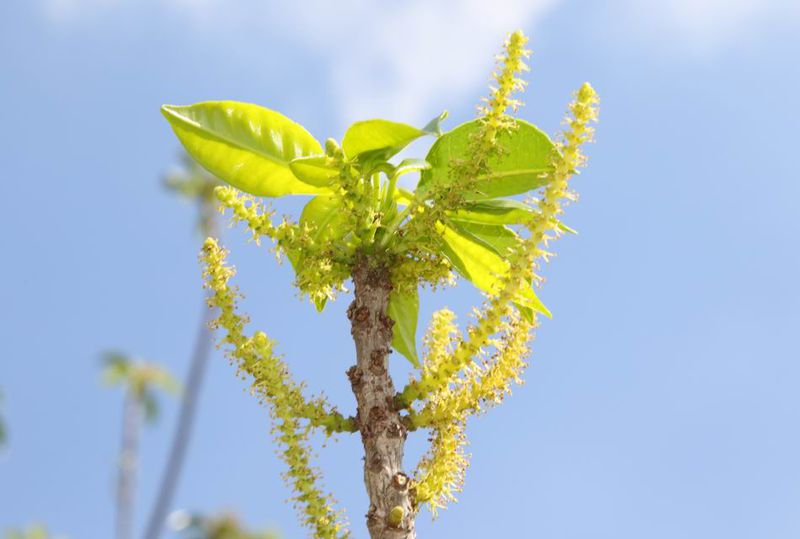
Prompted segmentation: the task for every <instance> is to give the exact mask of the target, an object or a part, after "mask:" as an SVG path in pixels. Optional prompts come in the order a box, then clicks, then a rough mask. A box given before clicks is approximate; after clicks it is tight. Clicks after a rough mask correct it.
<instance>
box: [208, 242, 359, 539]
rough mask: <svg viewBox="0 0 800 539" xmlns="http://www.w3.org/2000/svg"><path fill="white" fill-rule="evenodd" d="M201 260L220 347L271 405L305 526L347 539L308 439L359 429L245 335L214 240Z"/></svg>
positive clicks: (269, 348) (266, 345)
mask: <svg viewBox="0 0 800 539" xmlns="http://www.w3.org/2000/svg"><path fill="white" fill-rule="evenodd" d="M200 258H201V261H202V263H203V266H204V271H203V276H204V278H205V283H206V287H207V288H209V289H210V291H211V296H210V298H209V301H208V302H209V306H211V307H217V308H218V309H219V316H218V317H217V318H216V320H215V321H214V322H213V324H212V325H213V326H214V327H218V328H221V329H224V330H225V331H226V335H225V337H224V338H223V340H222V342H223V343H228V344H230V345H232V348H230V349H229V350H227V355H228V357H229V358H230V360H231V362H233V363H234V364H235V365H236V366H237V368H238V370H239V371H240V373H241V374H247V375H249V376H250V377H252V379H253V382H252V386H251V389H252V391H253V392H254V393H255V394H256V395H257V397H258V398H259V400H260V401H262V402H266V403H267V404H268V405H269V411H270V416H271V417H272V432H273V434H274V436H275V438H276V439H277V441H278V442H280V443H281V444H282V445H283V449H282V450H281V452H280V456H281V458H282V460H283V461H284V462H285V463H286V464H287V466H288V470H287V471H286V472H285V474H284V478H285V480H286V482H287V483H289V485H290V486H291V487H292V488H293V490H294V491H295V496H294V500H295V503H296V506H297V509H298V511H299V512H300V513H301V515H302V519H303V522H304V523H305V524H306V525H307V526H308V527H309V528H311V529H312V530H314V534H315V537H320V538H326V539H334V538H340V537H347V536H348V533H347V532H346V531H345V529H344V524H343V523H342V520H341V515H339V514H337V513H336V512H335V511H334V510H333V509H332V508H331V503H332V500H331V498H330V496H329V495H326V494H324V493H323V492H322V490H321V489H320V488H319V487H317V486H316V483H317V479H318V476H319V474H318V472H317V471H316V470H315V469H314V468H313V467H312V466H311V464H310V461H311V455H312V452H311V449H310V448H309V446H308V438H309V435H310V427H312V426H323V427H325V428H326V429H328V430H329V432H330V431H333V430H354V429H355V425H353V424H352V423H353V422H352V421H349V420H347V419H345V418H343V417H342V416H341V415H340V414H338V413H337V412H335V411H334V412H328V411H327V410H326V405H325V403H324V401H323V400H322V399H316V400H314V401H310V402H308V401H306V400H305V398H304V397H303V395H302V386H301V385H297V384H295V383H294V382H293V381H292V380H291V379H290V377H289V374H288V369H287V367H286V364H285V363H284V362H283V360H282V359H281V358H280V357H279V356H276V355H275V353H274V351H273V348H274V343H273V342H272V341H271V340H270V339H269V338H268V337H267V336H266V334H265V333H263V332H261V331H257V332H256V333H255V334H254V335H253V336H252V337H247V336H245V335H244V326H245V324H246V322H247V319H246V318H245V317H243V316H241V315H239V314H238V313H237V312H236V299H237V297H238V293H237V292H236V291H235V289H232V288H231V287H230V286H229V284H228V281H229V280H230V279H231V278H232V277H233V276H234V274H235V271H234V270H233V268H230V267H228V266H226V265H225V259H226V252H225V251H224V250H223V249H222V248H221V247H220V246H219V244H218V243H217V241H216V240H215V239H213V238H208V239H206V241H205V243H204V244H203V250H202V252H201V255H200ZM301 419H306V420H308V425H306V426H304V425H302V424H301V422H300V420H301Z"/></svg>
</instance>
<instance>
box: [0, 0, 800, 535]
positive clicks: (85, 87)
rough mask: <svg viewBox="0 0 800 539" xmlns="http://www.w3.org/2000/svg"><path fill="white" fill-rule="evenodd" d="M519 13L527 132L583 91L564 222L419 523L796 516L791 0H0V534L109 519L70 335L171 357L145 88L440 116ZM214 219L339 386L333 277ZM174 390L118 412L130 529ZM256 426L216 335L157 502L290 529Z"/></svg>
mask: <svg viewBox="0 0 800 539" xmlns="http://www.w3.org/2000/svg"><path fill="white" fill-rule="evenodd" d="M516 28H522V29H523V30H525V31H526V32H527V33H528V34H529V35H530V36H531V37H532V41H531V47H532V48H533V49H534V51H535V55H534V57H533V59H532V72H531V73H530V74H529V77H528V78H529V80H530V82H531V84H530V87H529V90H528V92H527V94H526V96H525V101H526V107H525V108H524V109H522V111H521V116H522V117H523V118H525V119H527V120H530V121H533V122H534V123H537V124H538V125H540V126H541V127H543V128H544V129H546V130H548V131H549V132H555V131H556V130H557V129H558V128H559V124H560V120H561V118H562V115H563V111H564V108H565V106H566V103H567V102H568V100H569V96H570V92H571V91H572V90H574V89H575V88H577V87H578V86H579V85H580V83H582V82H583V81H584V80H589V81H591V82H592V83H593V85H594V86H595V87H596V88H597V90H598V92H599V93H600V95H601V98H602V106H601V124H600V126H599V129H598V133H597V143H596V144H595V145H593V146H592V147H591V149H590V156H591V161H590V166H589V169H588V170H586V171H585V172H584V173H583V174H582V175H581V176H580V177H579V178H577V180H576V182H575V186H576V188H577V189H578V191H579V192H580V194H581V199H580V202H579V203H578V204H576V205H574V206H572V207H571V208H570V209H569V212H568V214H567V217H566V221H567V222H568V223H569V224H570V225H571V226H573V227H575V228H577V229H578V230H579V231H580V235H579V236H577V237H567V238H564V239H563V240H561V241H559V242H558V244H557V245H556V250H557V252H558V257H557V258H555V259H554V260H553V262H552V263H551V264H549V265H548V267H547V268H546V270H545V275H546V277H547V282H546V283H545V286H544V288H543V289H542V291H541V296H542V297H543V299H544V300H545V302H546V303H547V304H548V306H549V307H550V308H551V309H552V310H553V312H554V314H555V316H554V318H553V320H546V321H544V322H543V323H542V325H541V328H540V329H539V331H538V335H537V339H536V341H535V346H534V355H533V357H532V362H531V367H530V369H529V370H528V372H527V376H526V377H527V383H526V385H525V386H523V387H521V388H518V389H517V390H515V392H514V396H513V397H512V398H511V399H510V400H509V401H508V402H507V403H506V404H504V405H503V406H502V407H501V408H498V409H496V410H494V411H492V412H491V413H490V414H489V415H487V416H485V417H481V418H478V419H477V420H475V421H473V422H472V423H471V424H470V426H469V436H470V440H471V448H470V451H471V452H472V454H473V460H472V466H471V468H470V470H469V472H468V476H467V484H466V489H465V491H464V493H463V494H462V496H461V498H460V501H459V503H458V504H456V505H454V506H453V507H452V508H451V509H449V510H447V511H445V512H444V513H443V514H442V515H441V516H440V517H439V519H438V520H437V521H436V522H435V523H433V524H431V522H430V518H429V517H428V516H427V515H426V514H423V515H422V516H421V518H420V523H419V527H420V535H421V536H422V537H433V536H439V537H456V536H458V537H529V536H530V537H540V538H552V539H572V538H576V539H577V538H586V537H592V538H595V539H606V538H608V539H612V538H613V539H620V538H640V537H647V538H649V539H660V538H665V539H666V538H669V539H674V538H676V537H679V538H690V539H694V538H697V539H700V538H703V539H705V538H708V537H726V538H728V539H746V538H747V539H749V538H754V537H758V538H766V539H773V538H774V539H783V538H787V539H788V538H794V537H797V536H798V534H800V516H799V515H800V512H798V506H799V505H800V460H798V458H797V455H798V454H800V393H798V391H797V388H798V385H799V383H800V364H798V361H797V360H798V358H799V356H800V354H798V351H797V349H798V347H797V338H796V337H797V331H798V327H799V326H800V324H799V323H800V285H798V282H797V275H799V274H800V252H798V249H797V246H798V236H799V235H800V234H799V233H800V220H799V219H798V209H800V207H799V206H800V205H799V204H798V200H800V185H799V184H798V174H797V164H796V162H797V155H798V152H797V149H796V137H797V122H798V120H799V119H800V114H798V110H797V106H796V104H795V101H796V96H797V95H800V70H798V69H797V66H796V65H795V64H796V58H797V57H798V53H800V39H798V30H800V8H798V7H797V6H796V4H794V5H793V3H792V2H789V1H786V2H780V1H763V0H762V1H757V0H729V1H722V0H706V1H700V0H695V1H692V0H668V1H664V2H660V3H658V4H656V3H650V2H636V1H634V0H611V1H609V2H603V3H600V2H569V1H564V0H541V1H536V0H528V1H523V0H505V1H502V2H479V1H477V0H465V1H463V2H459V3H456V2H433V1H427V2H426V1H424V0H410V1H407V2H402V3H399V2H393V3H385V4H382V3H380V2H367V1H365V0H362V1H356V0H352V1H350V0H348V1H342V2H335V3H334V2H323V1H322V0H310V1H308V2H304V3H303V5H302V7H287V6H286V5H281V4H276V3H264V2H256V1H255V0H253V1H251V0H244V1H234V0H228V1H222V0H164V1H156V0H144V1H139V2H133V1H132V0H42V1H22V0H11V1H10V2H8V1H6V2H3V3H2V4H0V51H2V54H0V97H2V99H3V103H4V106H3V112H2V116H0V117H1V118H2V124H3V127H4V129H2V130H1V131H0V159H2V163H3V170H2V173H1V174H2V188H3V195H4V196H3V199H4V204H3V211H2V212H0V229H2V230H3V244H2V245H3V249H2V252H3V256H2V260H3V263H2V264H0V283H2V284H0V304H2V306H3V315H2V322H3V323H2V324H1V325H0V343H1V344H0V358H1V359H0V387H2V389H3V393H4V395H5V399H4V405H3V414H4V417H5V419H6V422H7V423H8V426H9V430H10V436H11V439H10V445H9V447H8V448H6V449H5V450H3V451H2V453H0V529H3V528H6V527H8V526H12V525H14V526H16V525H21V524H25V523H29V522H33V521H44V522H47V523H48V524H49V525H50V527H51V528H52V529H53V530H56V531H58V532H61V533H64V534H67V535H69V536H70V537H72V538H84V539H88V538H98V539H99V538H103V537H109V536H110V535H111V530H112V517H113V503H112V493H113V471H114V462H115V453H116V451H117V448H118V438H119V432H118V431H119V419H120V412H121V397H120V395H118V394H115V393H112V392H109V391H108V390H105V389H103V388H101V387H100V385H99V383H98V355H99V353H100V352H101V351H102V350H106V349H109V348H119V349H123V350H126V351H129V352H131V353H135V354H139V355H141V356H144V357H147V358H151V359H155V360H159V361H162V362H163V363H165V364H167V365H168V366H169V367H170V368H171V369H172V370H173V371H174V372H176V373H178V374H183V372H184V370H185V368H186V365H187V361H188V354H189V350H190V347H191V343H192V337H193V333H194V330H195V325H196V319H197V316H198V314H199V309H200V288H199V270H198V267H197V264H196V254H197V249H198V245H199V241H200V239H199V238H198V237H197V236H196V235H194V234H193V228H192V226H193V222H194V221H193V212H192V208H191V207H190V206H188V205H185V204H182V203H181V202H179V201H176V200H175V199H173V198H172V197H171V196H170V195H168V194H166V193H165V192H164V191H163V190H162V188H161V187H160V184H159V175H160V174H161V173H162V172H163V171H164V170H166V169H167V168H168V167H169V166H170V165H172V164H173V163H175V161H176V155H177V151H178V148H177V143H176V142H175V140H174V139H173V136H172V134H171V133H170V132H169V129H168V126H167V125H166V123H165V122H164V120H163V119H162V118H161V116H160V114H159V112H158V107H159V106H160V105H161V104H162V103H176V104H185V103H191V102H195V101H200V100H206V99H223V98H224V99H236V100H242V101H251V102H256V103H260V104H263V105H265V106H268V107H270V108H274V109H277V110H280V111H282V112H284V113H285V114H287V115H288V116H290V117H292V118H293V119H295V120H297V121H299V122H300V123H302V124H304V125H306V126H307V127H308V128H309V129H310V130H311V132H312V133H314V134H315V135H316V136H317V137H318V138H320V139H324V138H325V137H327V136H334V137H337V138H339V137H341V134H342V133H343V131H344V128H345V127H346V125H347V124H348V123H349V122H351V121H354V120H357V119H363V118H367V117H372V116H384V117H388V118H391V119H396V120H400V121H407V122H409V123H421V122H424V121H426V120H428V119H429V118H430V117H432V116H434V115H436V114H438V113H439V112H440V111H441V110H442V109H444V108H446V109H449V110H450V113H451V118H450V124H449V125H450V126H454V125H457V124H458V123H460V122H462V121H464V120H466V119H469V118H470V117H471V116H472V115H473V113H474V112H473V111H474V106H475V104H476V103H477V102H478V99H479V98H480V96H481V95H482V94H483V93H484V92H485V85H486V82H487V75H488V72H489V70H490V69H491V66H492V55H493V54H495V53H496V52H497V50H498V47H499V44H500V42H501V40H502V37H503V35H504V33H505V32H507V31H510V30H513V29H516ZM415 149H416V150H417V151H418V153H420V154H422V153H423V152H424V151H425V147H424V145H420V146H418V147H415ZM284 207H286V208H291V207H292V206H291V204H289V205H286V206H284ZM225 242H226V244H227V245H228V246H229V247H230V248H231V250H232V251H233V255H232V259H233V261H234V262H235V264H236V265H237V267H238V269H239V277H238V284H239V285H240V286H241V287H242V289H243V290H244V291H245V293H246V295H247V298H246V300H245V301H244V307H245V308H246V309H247V310H248V311H249V312H250V314H251V315H252V318H253V320H254V325H256V326H258V327H259V328H263V329H265V330H266V331H267V332H268V333H269V334H270V335H271V336H272V337H274V338H275V339H276V340H277V341H278V342H279V343H280V349H281V350H282V351H283V352H285V354H286V357H287V359H288V361H289V363H290V364H291V366H292V369H293V372H294V373H295V375H296V376H297V377H298V378H303V379H306V380H307V381H308V385H309V387H310V388H312V389H313V390H315V391H318V390H324V391H325V393H326V394H328V395H329V396H330V398H331V400H333V401H334V402H336V403H337V404H339V406H340V408H342V409H344V410H350V409H352V407H353V404H352V395H351V394H350V390H349V387H348V385H347V383H346V379H345V377H344V371H345V370H346V369H347V368H348V367H349V366H350V365H351V364H352V362H353V347H352V341H351V339H350V335H349V331H348V326H347V321H346V319H345V316H344V310H345V308H346V306H347V303H348V300H347V299H346V298H342V299H340V300H339V301H338V302H336V303H335V304H333V305H332V306H331V308H329V309H327V310H326V311H325V313H323V314H321V315H318V314H316V313H315V312H314V311H313V309H312V308H310V307H309V306H308V305H307V304H306V303H304V302H301V301H298V300H297V299H296V297H295V292H294V290H293V289H292V288H291V286H290V284H289V283H290V281H291V275H290V272H289V269H288V268H287V267H282V266H277V265H276V264H275V262H274V259H273V257H272V255H271V254H269V253H268V252H267V250H266V249H265V248H263V247H262V248H258V247H256V246H255V245H253V244H251V243H247V242H246V241H245V239H244V234H242V233H241V231H236V230H231V231H226V232H225ZM479 299H480V298H479V296H478V295H477V294H476V293H475V292H474V291H473V290H471V289H470V287H469V285H468V284H467V285H463V286H461V287H460V288H458V289H456V290H448V291H446V292H445V293H442V294H438V295H436V296H425V297H424V298H423V306H422V310H423V313H422V315H423V320H427V318H428V317H429V316H430V313H431V312H432V310H434V308H438V307H440V306H442V305H448V306H450V307H451V308H453V309H454V310H456V311H457V312H459V313H462V317H461V318H462V320H463V319H464V318H465V316H463V315H464V314H465V313H466V312H467V311H468V309H469V306H470V305H472V304H474V303H475V302H477V301H479ZM397 363H398V364H397V365H395V366H393V368H394V370H395V372H396V374H397V375H398V376H400V377H405V375H406V374H405V373H406V372H407V371H406V369H405V366H404V365H402V364H400V363H401V360H398V361H397ZM174 412H175V404H174V403H166V404H165V410H164V415H163V418H162V421H161V423H160V424H159V425H158V426H157V427H155V428H153V429H149V430H148V431H147V433H146V434H145V437H144V445H143V448H142V468H143V470H142V476H141V481H140V492H139V497H138V503H139V507H138V509H139V512H138V515H139V517H140V518H139V520H138V522H139V523H140V524H141V522H142V521H143V517H144V514H145V510H146V509H147V508H149V505H150V502H151V501H152V499H153V496H154V491H155V488H156V482H157V479H158V476H159V473H160V471H161V467H162V465H163V462H164V458H163V456H164V453H165V450H166V447H167V443H168V440H169V434H170V428H171V426H172V423H173V420H174ZM268 428H269V427H268V418H267V412H266V410H264V409H263V408H260V407H259V406H258V405H257V404H256V402H255V401H254V400H253V399H252V398H250V397H249V395H247V393H246V391H245V390H244V385H243V384H242V383H241V381H239V380H237V379H236V378H235V377H234V376H233V373H232V371H231V368H230V367H229V365H228V364H227V362H226V361H225V360H224V359H223V358H222V357H221V356H219V355H218V356H216V357H215V358H214V361H213V366H212V368H211V369H210V372H209V377H208V379H207V384H206V386H205V387H204V390H203V396H202V402H201V410H200V421H199V424H198V428H197V430H196V435H195V438H194V441H195V443H194V445H193V448H192V450H191V454H190V456H189V460H188V462H187V467H186V470H185V475H184V480H183V482H182V484H181V487H180V489H179V492H178V496H177V505H178V506H179V507H182V508H188V509H193V510H204V511H215V510H219V509H223V508H231V509H235V510H236V511H238V512H239V513H240V514H241V515H242V516H243V517H244V518H245V519H246V520H247V522H248V523H250V524H252V525H254V526H256V525H273V526H275V527H277V528H278V529H280V530H282V531H283V532H284V533H285V536H286V537H303V536H304V535H305V533H304V531H302V530H301V529H299V528H298V526H297V524H296V523H295V518H294V515H293V512H292V510H291V509H290V508H289V507H287V506H286V505H285V504H284V503H283V500H284V499H285V498H286V497H287V493H286V491H285V489H284V487H283V485H282V483H281V480H280V478H279V473H280V471H281V470H282V465H281V464H280V463H279V462H278V461H277V459H276V458H275V456H274V450H273V447H272V445H271V443H270V440H269V436H268ZM423 442H424V435H421V434H420V435H418V436H417V437H416V438H415V439H414V440H413V441H412V443H411V444H410V445H411V447H410V448H409V457H408V458H409V461H408V467H409V468H411V467H412V466H413V464H414V458H415V457H416V456H417V455H419V453H420V451H421V450H422V448H423ZM360 452H361V448H360V442H359V441H358V439H357V438H355V437H343V438H340V439H339V440H338V441H336V442H332V443H329V444H328V447H325V448H323V449H321V450H320V458H319V462H320V465H321V467H322V468H323V469H324V471H325V474H326V485H327V486H328V487H329V489H330V490H332V491H333V492H334V493H335V495H336V497H337V499H338V500H339V502H340V504H341V505H342V506H344V507H346V508H347V510H348V515H349V517H350V521H351V522H352V523H353V529H354V531H355V537H364V536H365V533H364V529H363V523H362V517H361V515H363V514H364V512H365V510H366V505H367V504H366V499H365V495H364V493H363V487H362V485H361V482H360V479H359V478H360V464H361V463H360Z"/></svg>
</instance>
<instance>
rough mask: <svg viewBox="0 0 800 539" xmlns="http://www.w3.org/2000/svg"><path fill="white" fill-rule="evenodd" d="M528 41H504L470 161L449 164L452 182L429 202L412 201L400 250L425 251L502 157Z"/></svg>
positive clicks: (520, 37) (516, 37) (517, 37)
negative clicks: (502, 141) (440, 225)
mask: <svg viewBox="0 0 800 539" xmlns="http://www.w3.org/2000/svg"><path fill="white" fill-rule="evenodd" d="M527 41H528V38H527V37H525V35H524V34H523V33H522V32H520V31H517V32H514V33H512V34H511V35H510V36H509V38H508V39H507V40H506V42H505V45H504V54H503V55H502V56H500V57H499V58H498V67H499V71H497V72H495V73H494V74H493V78H494V81H495V83H496V85H497V86H496V87H492V88H491V91H490V95H489V97H487V98H484V104H483V105H481V106H480V107H478V112H479V114H480V116H479V121H480V129H479V130H478V131H477V132H475V133H474V134H473V135H472V137H471V139H470V143H469V151H468V154H469V158H468V159H459V160H455V161H454V162H452V163H450V168H451V170H450V178H451V180H450V181H448V182H446V183H444V184H441V185H438V186H434V187H432V188H431V191H430V192H428V193H426V194H425V198H426V199H428V200H429V202H427V203H426V202H425V201H423V200H422V199H421V197H419V196H418V197H415V198H414V199H413V200H412V201H411V203H410V204H409V206H408V208H407V209H406V213H407V214H408V215H409V216H411V217H412V219H411V220H410V221H408V223H407V225H406V226H405V227H404V230H403V234H404V237H405V238H406V239H405V240H404V241H403V242H401V244H400V246H401V247H402V248H405V249H407V248H412V249H415V250H420V251H425V250H426V248H428V246H427V243H428V242H430V241H431V240H430V239H428V238H430V237H431V234H430V230H432V229H434V228H436V225H437V223H440V222H443V221H445V213H446V212H451V211H455V210H458V209H459V208H460V207H461V206H462V205H463V204H464V202H465V201H466V198H465V195H467V194H468V193H470V192H471V191H472V190H473V187H474V184H475V181H476V180H477V178H478V177H480V176H481V175H482V174H485V173H486V172H487V171H488V170H489V161H490V159H492V158H495V157H498V156H500V155H502V153H503V148H502V145H501V144H500V143H499V137H500V135H501V134H502V133H504V132H508V131H510V130H513V129H514V128H515V126H516V123H515V120H514V118H512V117H511V116H509V115H508V114H507V111H508V110H509V108H510V109H512V110H514V111H516V110H517V108H518V107H519V106H520V105H521V101H519V100H517V99H515V98H514V95H515V94H516V93H518V92H521V91H522V90H523V89H524V88H525V81H523V80H522V79H520V78H519V75H520V74H521V73H522V72H524V71H527V70H528V66H527V65H526V64H525V58H527V57H528V56H530V51H528V50H527V49H525V44H526V43H527ZM428 250H430V249H429V248H428Z"/></svg>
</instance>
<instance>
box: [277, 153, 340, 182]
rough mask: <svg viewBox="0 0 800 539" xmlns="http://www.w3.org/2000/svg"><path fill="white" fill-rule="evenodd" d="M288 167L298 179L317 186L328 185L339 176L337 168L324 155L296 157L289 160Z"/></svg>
mask: <svg viewBox="0 0 800 539" xmlns="http://www.w3.org/2000/svg"><path fill="white" fill-rule="evenodd" d="M289 168H290V169H291V171H292V173H293V174H294V175H295V176H296V177H297V179H298V180H300V181H301V182H304V183H307V184H309V185H316V186H317V187H325V186H327V185H330V183H331V181H333V180H334V179H335V178H336V177H338V176H339V168H338V167H336V166H334V165H333V164H332V159H331V158H330V157H328V156H326V155H312V156H310V157H298V158H297V159H293V160H292V161H290V162H289Z"/></svg>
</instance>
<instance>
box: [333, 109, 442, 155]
mask: <svg viewBox="0 0 800 539" xmlns="http://www.w3.org/2000/svg"><path fill="white" fill-rule="evenodd" d="M428 134H431V133H429V132H428V131H425V130H424V129H419V128H417V127H414V126H411V125H408V124H403V123H399V122H390V121H389V120H380V119H375V120H364V121H362V122H356V123H354V124H353V125H351V126H350V127H349V128H348V129H347V132H346V133H345V134H344V138H343V139H342V150H344V154H345V155H346V156H347V158H348V159H356V158H357V159H359V161H362V162H364V161H376V160H377V161H386V160H387V159H389V158H390V157H392V156H393V155H395V154H397V153H398V152H399V151H400V150H402V149H403V148H405V147H406V146H408V145H409V144H411V143H412V142H414V141H415V140H417V139H418V138H420V137H422V136H425V135H428Z"/></svg>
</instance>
